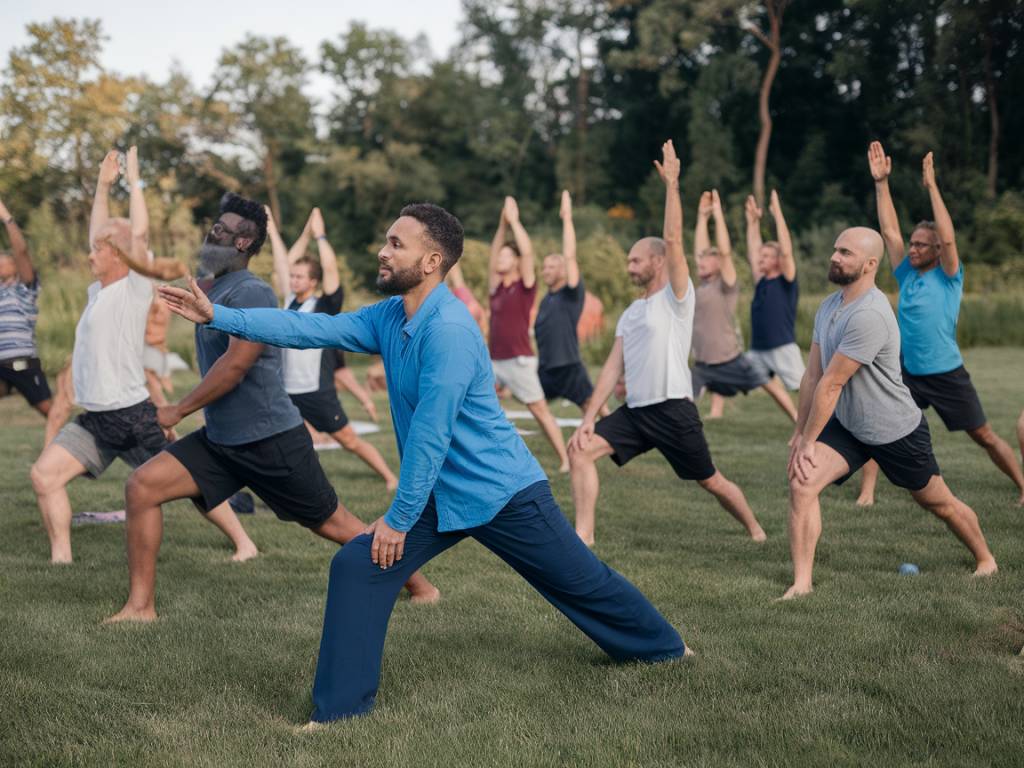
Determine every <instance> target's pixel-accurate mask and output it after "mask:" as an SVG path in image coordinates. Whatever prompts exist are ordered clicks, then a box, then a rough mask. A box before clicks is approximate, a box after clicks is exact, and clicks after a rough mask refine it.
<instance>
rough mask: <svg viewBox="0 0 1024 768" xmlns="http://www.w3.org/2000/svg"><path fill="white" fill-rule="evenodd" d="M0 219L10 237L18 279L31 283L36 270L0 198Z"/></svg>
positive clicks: (19, 231)
mask: <svg viewBox="0 0 1024 768" xmlns="http://www.w3.org/2000/svg"><path fill="white" fill-rule="evenodd" d="M0 221H3V223H4V227H5V228H6V229H7V236H8V237H9V238H10V239H11V255H12V256H13V257H14V264H15V267H16V268H17V270H18V280H20V281H21V282H23V283H25V284H28V283H31V282H32V281H33V280H35V279H36V272H35V270H34V269H32V259H30V258H29V255H28V244H27V243H26V242H25V237H24V236H23V235H22V234H21V229H19V228H18V225H17V224H16V223H15V222H14V217H13V216H11V212H10V211H8V210H7V206H5V205H4V203H3V201H2V200H0Z"/></svg>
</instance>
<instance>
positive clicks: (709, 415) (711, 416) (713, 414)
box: [708, 411, 723, 419]
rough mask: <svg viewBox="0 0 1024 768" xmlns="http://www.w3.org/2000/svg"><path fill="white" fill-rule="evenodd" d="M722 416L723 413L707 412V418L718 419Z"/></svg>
mask: <svg viewBox="0 0 1024 768" xmlns="http://www.w3.org/2000/svg"><path fill="white" fill-rule="evenodd" d="M722 416H723V414H721V413H715V412H714V411H711V413H709V414H708V418H709V419H720V418H722Z"/></svg>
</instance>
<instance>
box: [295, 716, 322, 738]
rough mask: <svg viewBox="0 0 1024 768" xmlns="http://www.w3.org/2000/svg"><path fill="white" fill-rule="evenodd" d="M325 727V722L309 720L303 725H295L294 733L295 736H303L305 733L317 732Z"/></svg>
mask: <svg viewBox="0 0 1024 768" xmlns="http://www.w3.org/2000/svg"><path fill="white" fill-rule="evenodd" d="M326 728H327V723H318V722H317V721H316V720H310V721H309V722H308V723H306V724H305V725H300V726H298V727H296V729H295V734H296V735H297V736H305V735H306V734H307V733H319V732H320V731H323V730H325V729H326Z"/></svg>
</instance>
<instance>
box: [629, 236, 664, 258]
mask: <svg viewBox="0 0 1024 768" xmlns="http://www.w3.org/2000/svg"><path fill="white" fill-rule="evenodd" d="M637 248H639V249H641V250H642V251H644V252H645V253H646V255H647V256H659V257H661V258H665V255H666V254H667V253H668V246H667V245H666V244H665V241H664V240H662V239H661V238H660V237H643V238H641V239H639V240H637V241H636V242H635V243H634V244H633V247H632V248H631V249H630V251H633V250H636V249H637Z"/></svg>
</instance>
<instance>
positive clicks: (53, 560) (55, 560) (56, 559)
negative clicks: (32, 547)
mask: <svg viewBox="0 0 1024 768" xmlns="http://www.w3.org/2000/svg"><path fill="white" fill-rule="evenodd" d="M72 562H73V560H72V559H71V555H67V556H65V555H51V557H50V565H71V563H72Z"/></svg>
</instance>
